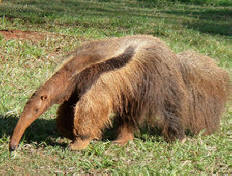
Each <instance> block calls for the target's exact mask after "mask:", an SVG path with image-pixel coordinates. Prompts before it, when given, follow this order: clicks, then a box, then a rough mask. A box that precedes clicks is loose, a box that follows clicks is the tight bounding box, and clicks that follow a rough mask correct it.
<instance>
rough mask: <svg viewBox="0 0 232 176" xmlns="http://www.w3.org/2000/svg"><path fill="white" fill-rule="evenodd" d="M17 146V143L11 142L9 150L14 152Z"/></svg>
mask: <svg viewBox="0 0 232 176" xmlns="http://www.w3.org/2000/svg"><path fill="white" fill-rule="evenodd" d="M16 148H17V145H13V144H10V145H9V151H10V152H12V151H14V150H15V149H16Z"/></svg>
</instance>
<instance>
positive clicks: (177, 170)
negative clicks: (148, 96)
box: [0, 0, 232, 175]
mask: <svg viewBox="0 0 232 176" xmlns="http://www.w3.org/2000/svg"><path fill="white" fill-rule="evenodd" d="M231 19H232V3H231V2H230V1H227V0H212V1H209V0H204V1H199V0H191V1H189V2H188V3H185V1H184V0H181V1H174V0H147V1H146V0H143V1H142V0H116V1H113V0H98V1H97V0H91V1H85V0H51V1H46V0H30V1H28V0H7V1H6V0H5V1H3V2H2V3H1V4H0V30H22V31H37V32H39V34H42V35H43V36H44V38H43V39H42V40H34V39H33V38H32V39H31V40H30V39H27V40H24V39H17V38H16V39H10V40H7V39H6V38H4V36H3V35H1V34H0V175H55V174H56V175H65V174H66V175H72V174H76V175H78V174H94V175H97V174H105V175H107V174H110V175H111V174H112V175H212V174H218V175H220V174H231V173H232V164H231V163H232V155H231V153H232V142H231V138H232V130H231V125H232V109H231V107H229V106H228V108H227V112H226V113H225V114H224V116H223V119H222V122H221V128H220V130H219V131H218V132H217V133H215V134H214V135H211V136H200V135H199V136H194V137H189V138H188V139H187V141H186V142H185V143H184V144H181V143H179V142H174V143H166V142H165V141H164V140H163V138H162V137H160V136H152V135H150V134H141V136H139V137H137V138H136V139H135V140H134V141H132V142H130V143H129V144H128V145H126V146H125V147H118V146H116V145H114V144H112V143H111V142H110V141H107V140H106V141H93V142H92V143H91V145H89V147H88V148H87V149H86V150H84V151H80V152H71V151H69V150H68V149H67V148H66V147H67V145H68V143H69V141H68V140H67V139H65V138H62V137H60V136H59V135H58V134H57V132H56V130H55V120H54V119H55V111H56V107H57V106H54V107H52V108H51V109H50V110H49V111H48V112H46V113H45V114H43V115H42V116H41V118H40V119H38V120H37V121H36V122H35V123H33V125H32V126H31V127H29V128H28V129H27V131H26V133H25V135H24V137H23V139H22V142H21V143H20V146H19V150H18V151H17V152H15V153H12V155H11V156H10V155H9V152H8V143H9V136H10V135H11V133H12V130H13V128H14V126H15V124H16V122H17V119H18V117H19V115H20V112H21V111H22V108H23V106H24V104H25V102H26V100H27V99H28V97H29V96H30V95H31V94H32V93H33V92H34V91H35V90H36V88H37V87H38V86H39V85H40V84H42V83H43V82H44V81H45V80H46V79H47V78H48V77H49V76H51V74H52V73H53V71H54V69H55V68H56V67H57V65H59V63H61V60H62V59H61V58H62V56H63V55H65V54H67V53H68V52H70V51H72V50H74V49H75V48H76V47H78V46H80V44H81V43H82V42H83V41H85V40H93V39H99V38H106V37H111V36H125V35H132V34H150V35H154V36H157V37H160V38H161V39H163V40H164V41H166V43H167V44H168V45H169V46H170V47H171V48H172V49H173V50H174V51H175V52H180V51H183V50H188V49H192V50H195V51H198V52H200V53H203V54H206V55H209V56H211V57H213V58H215V59H216V60H217V61H218V63H219V65H220V66H221V67H223V68H225V69H226V70H227V71H229V72H230V73H231V72H232V20H231Z"/></svg>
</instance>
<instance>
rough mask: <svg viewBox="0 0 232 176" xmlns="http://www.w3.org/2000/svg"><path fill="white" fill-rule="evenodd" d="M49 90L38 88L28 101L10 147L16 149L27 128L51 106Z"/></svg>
mask: <svg viewBox="0 0 232 176" xmlns="http://www.w3.org/2000/svg"><path fill="white" fill-rule="evenodd" d="M50 103H51V100H50V95H49V92H48V91H44V90H38V91H36V92H35V93H34V94H33V95H32V97H31V98H30V99H29V100H28V102H27V103H26V105H25V107H24V110H23V112H22V114H21V116H20V119H19V120H18V123H17V125H16V127H15V129H14V132H13V135H12V136H11V139H10V145H9V149H10V151H12V150H15V149H16V148H17V146H18V144H19V141H20V139H21V137H22V135H23V133H24V131H25V130H26V128H27V127H28V126H29V125H30V124H31V123H32V122H34V121H35V120H36V119H37V118H38V117H39V116H40V115H41V114H42V113H44V112H45V111H46V110H47V109H48V107H50Z"/></svg>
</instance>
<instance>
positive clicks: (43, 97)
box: [40, 95, 48, 101]
mask: <svg viewBox="0 0 232 176" xmlns="http://www.w3.org/2000/svg"><path fill="white" fill-rule="evenodd" d="M47 98H48V97H47V95H42V96H41V97H40V99H41V100H42V101H43V100H46V99H47Z"/></svg>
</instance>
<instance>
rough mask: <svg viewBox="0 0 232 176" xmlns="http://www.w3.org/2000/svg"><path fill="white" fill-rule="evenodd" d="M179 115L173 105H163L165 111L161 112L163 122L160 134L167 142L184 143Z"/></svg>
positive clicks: (183, 133)
mask: <svg viewBox="0 0 232 176" xmlns="http://www.w3.org/2000/svg"><path fill="white" fill-rule="evenodd" d="M180 114H181V113H180V112H178V108H177V107H176V106H175V105H172V104H170V103H167V104H166V105H165V111H164V112H163V116H164V120H165V122H164V126H163V131H162V134H163V135H164V138H165V139H166V140H167V141H174V140H176V139H178V140H180V141H181V142H184V141H185V132H184V127H183V124H182V120H181V117H180V116H181V115H180Z"/></svg>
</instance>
